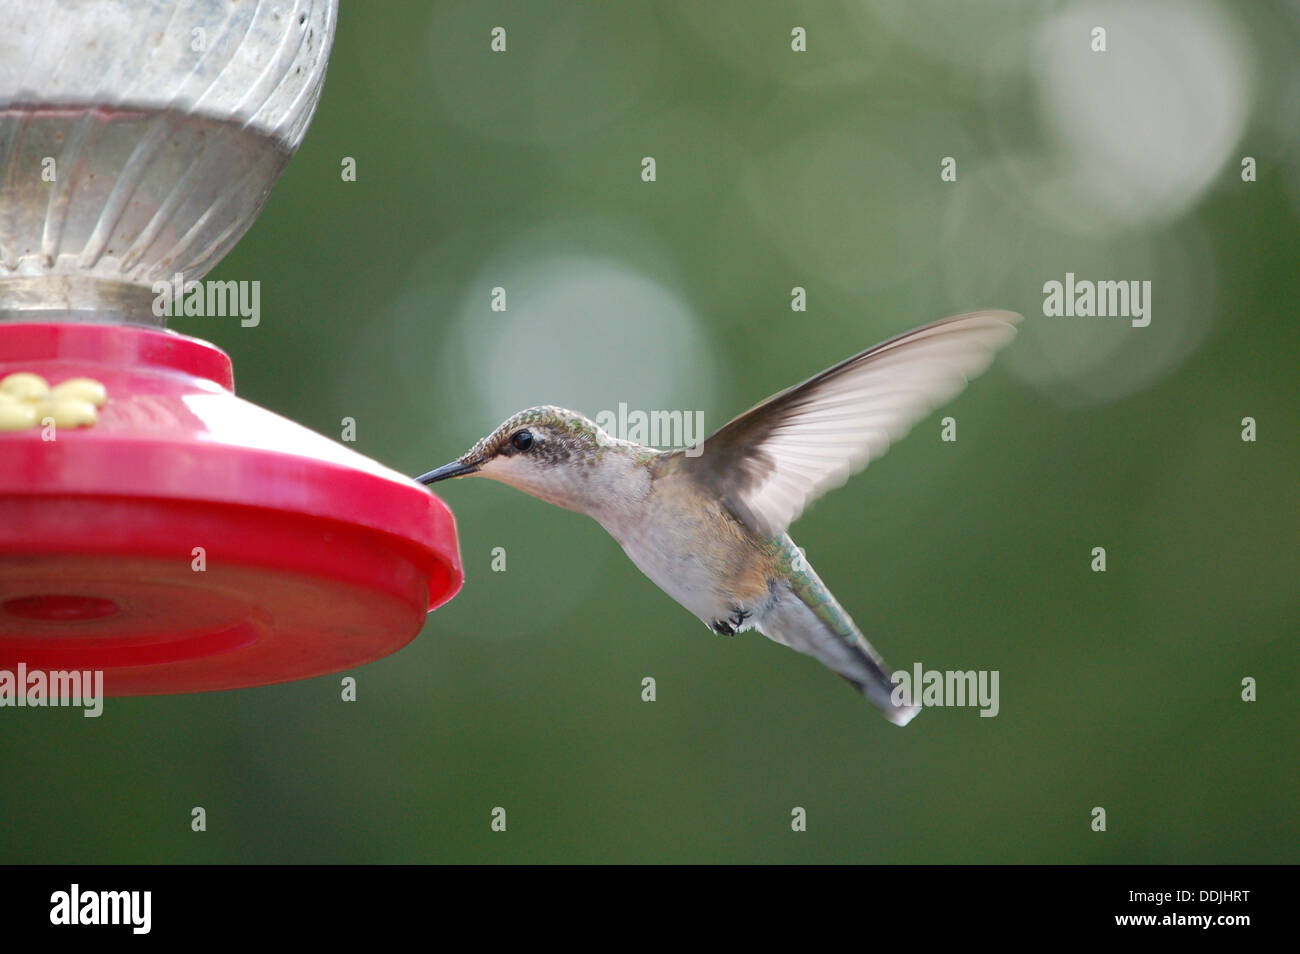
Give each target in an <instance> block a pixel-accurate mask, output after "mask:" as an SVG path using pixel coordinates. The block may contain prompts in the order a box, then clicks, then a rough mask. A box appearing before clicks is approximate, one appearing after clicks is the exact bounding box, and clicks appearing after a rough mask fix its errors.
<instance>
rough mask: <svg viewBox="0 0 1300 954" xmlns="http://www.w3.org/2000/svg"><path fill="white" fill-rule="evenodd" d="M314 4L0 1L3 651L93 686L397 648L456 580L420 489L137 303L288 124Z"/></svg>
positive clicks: (257, 184) (202, 241)
mask: <svg viewBox="0 0 1300 954" xmlns="http://www.w3.org/2000/svg"><path fill="white" fill-rule="evenodd" d="M336 14H337V9H336V0H325V2H321V0H314V2H313V0H297V2H294V0H255V2H250V3H246V4H230V3H226V2H223V0H179V2H176V3H168V4H159V3H155V2H146V0H134V2H120V3H99V4H83V5H76V6H73V7H70V8H68V9H67V10H66V11H65V12H63V13H61V14H60V15H59V17H58V19H55V20H54V21H51V22H40V21H39V20H38V19H37V18H35V17H33V16H32V15H31V14H30V11H27V10H26V9H25V8H24V5H22V4H9V5H6V6H3V7H0V190H2V191H0V669H9V670H13V669H15V668H16V667H17V666H18V665H19V664H20V663H25V664H26V667H27V669H28V670H32V669H47V670H73V669H79V670H86V669H93V670H102V671H103V673H104V688H105V691H106V692H107V693H109V694H113V695H139V694H150V693H171V692H195V691H203V690H213V689H230V688H237V687H242V686H255V685H264V684H268V683H275V682H283V681H286V680H290V679H301V678H306V677H309V676H316V675H321V674H324V673H328V672H335V671H338V670H341V669H346V668H350V667H353V666H356V665H359V664H361V663H365V662H369V661H371V660H374V659H377V658H379V657H381V656H385V655H387V654H389V653H392V652H394V651H396V650H397V649H399V648H401V647H402V646H404V645H406V643H408V642H410V641H411V640H412V639H413V638H414V637H415V636H416V634H417V633H418V632H419V630H420V628H421V626H422V625H423V622H424V618H425V616H426V614H427V613H428V612H429V611H430V610H432V609H434V608H436V607H438V606H440V605H441V604H443V603H444V602H446V601H447V600H449V599H451V597H452V596H454V595H455V594H456V592H457V590H458V589H459V588H460V585H461V581H462V573H461V566H460V555H459V550H458V546H457V540H456V528H455V522H454V520H453V518H452V515H451V512H450V511H449V510H448V509H447V507H446V506H445V505H444V504H443V503H442V502H441V501H440V500H439V499H438V498H437V497H435V496H433V495H432V494H431V493H429V492H428V491H426V490H425V489H424V488H422V487H420V486H419V485H417V484H415V483H414V482H413V481H410V480H408V479H407V478H406V477H404V476H403V475H401V474H399V473H397V472H395V471H392V470H389V469H387V468H385V467H383V466H381V465H380V464H378V463H376V462H374V461H372V460H370V459H368V458H366V457H363V456H362V455H360V454H357V453H355V452H353V451H351V450H349V449H348V448H346V447H344V446H342V445H341V444H338V443H335V442H334V441H331V440H328V439H326V438H324V437H321V436H320V435H318V434H316V433H314V432H312V431H310V430H307V429H306V428H304V427H301V426H299V425H297V424H295V423H293V422H292V421H289V420H287V419H285V418H282V417H279V416H277V415H275V414H273V413H271V412H269V411H267V410H264V409H263V408H260V407H258V406H256V405H254V404H251V403H249V402H247V401H244V400H242V399H240V398H238V397H236V396H235V394H234V391H233V387H234V381H233V373H232V368H231V362H230V359H229V358H228V357H227V356H226V354H225V353H224V352H222V351H221V350H220V349H218V348H216V347H215V346H213V345H211V344H208V343H207V342H204V341H201V340H198V339H196V338H191V337H187V336H183V335H179V334H177V333H175V332H172V331H169V330H167V329H166V327H165V317H163V316H160V315H159V314H158V312H159V308H158V307H157V303H158V298H159V294H160V293H159V292H158V291H157V288H158V287H160V283H170V282H172V281H173V279H174V277H176V276H181V277H183V283H184V285H185V286H186V287H188V286H189V285H190V283H192V282H196V281H197V280H198V279H199V278H201V277H202V276H203V275H204V274H205V273H207V272H208V271H209V270H210V269H211V268H212V266H213V265H214V264H215V263H216V262H217V261H219V260H220V259H221V257H222V256H223V255H224V254H225V253H226V252H227V251H229V249H230V248H231V247H232V246H233V245H234V244H235V242H237V241H238V239H239V238H240V237H241V236H242V235H243V234H244V232H246V231H247V230H248V228H249V227H250V226H251V225H252V222H253V220H254V218H255V217H256V216H257V214H258V212H259V211H260V209H261V207H262V204H263V203H264V202H265V200H266V196H267V194H268V193H269V191H270V189H271V187H272V185H273V184H274V182H275V180H276V178H277V177H278V176H279V174H280V172H281V171H282V170H283V169H284V167H285V165H286V163H287V162H288V160H289V158H290V157H291V156H292V155H293V153H294V152H295V151H296V149H297V147H298V145H299V144H300V143H301V141H302V138H303V135H304V134H305V132H306V128H307V125H308V123H309V121H310V119H311V116H312V113H313V112H314V111H315V107H316V103H317V100H318V99H319V96H320V91H321V86H322V84H323V81H324V76H325V66H326V61H327V59H328V55H329V49H330V45H331V41H332V39H333V32H334V24H335V20H336ZM213 284H222V283H213ZM225 284H228V283H225ZM200 287H201V286H200ZM233 320H238V318H235V319H233Z"/></svg>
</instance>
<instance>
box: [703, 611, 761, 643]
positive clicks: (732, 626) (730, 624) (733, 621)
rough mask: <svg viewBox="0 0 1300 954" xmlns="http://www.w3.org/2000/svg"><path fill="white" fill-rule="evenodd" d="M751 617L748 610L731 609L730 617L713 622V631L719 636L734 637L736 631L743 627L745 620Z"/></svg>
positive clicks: (751, 614)
mask: <svg viewBox="0 0 1300 954" xmlns="http://www.w3.org/2000/svg"><path fill="white" fill-rule="evenodd" d="M753 615H754V614H753V613H751V612H750V611H749V610H744V609H741V608H740V607H733V608H732V613H731V615H730V616H728V617H727V618H726V619H725V620H722V619H715V620H714V621H713V631H714V632H715V633H717V634H718V635H719V636H735V635H736V631H737V630H739V629H740V628H741V627H742V626H744V625H745V620H747V619H749V618H750V617H751V616H753Z"/></svg>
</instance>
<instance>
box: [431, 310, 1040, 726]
mask: <svg viewBox="0 0 1300 954" xmlns="http://www.w3.org/2000/svg"><path fill="white" fill-rule="evenodd" d="M1018 321H1020V316H1019V315H1017V314H1014V313H1012V312H1007V311H981V312H974V313H972V314H968V315H961V316H958V317H955V318H947V319H944V320H942V321H936V322H934V323H932V324H928V325H924V326H922V327H920V328H916V329H914V330H912V331H909V332H907V333H905V334H902V335H899V336H898V337H896V338H891V339H889V340H888V341H886V342H884V343H882V344H878V345H876V346H875V347H874V348H870V349H868V350H866V351H863V352H862V353H860V354H856V355H854V356H853V357H851V358H848V359H847V360H845V361H841V362H840V363H839V364H837V365H835V366H834V367H832V368H828V369H827V370H825V371H823V372H822V373H821V374H818V375H816V376H815V377H812V378H809V379H808V380H807V381H805V382H803V383H802V384H799V385H796V386H795V387H792V388H790V389H788V390H785V391H782V392H781V393H780V394H776V395H774V396H772V397H770V398H768V399H767V400H766V401H763V402H762V403H761V404H757V405H755V406H754V407H752V408H750V409H749V410H748V411H746V412H745V413H744V414H741V415H740V416H739V417H737V418H735V419H734V420H732V421H731V422H730V423H728V424H726V425H724V426H723V427H722V428H720V429H719V430H718V431H717V432H715V433H714V434H712V435H711V436H709V437H707V438H705V440H704V441H703V444H702V446H701V447H699V448H693V449H692V450H690V451H683V450H677V451H660V450H655V449H654V448H652V447H643V446H641V445H640V444H635V443H632V442H630V441H625V440H620V439H618V438H616V437H612V436H611V435H609V434H608V433H606V432H605V431H604V430H602V429H601V428H600V427H598V426H597V425H596V424H595V423H594V422H592V421H590V420H588V419H587V418H586V417H584V416H583V415H581V414H578V413H575V412H574V411H567V410H565V409H563V408H558V407H549V406H547V407H534V408H529V409H527V410H524V411H520V412H519V413H518V414H515V415H514V416H513V417H511V418H509V419H508V420H506V421H505V422H504V423H503V424H501V426H500V427H498V428H497V429H496V430H494V431H493V432H492V433H491V434H489V435H488V436H487V437H485V438H483V439H482V440H481V441H479V442H478V443H477V444H475V445H474V446H473V447H471V448H470V449H469V450H468V451H467V452H466V453H465V454H463V455H462V456H461V457H459V458H458V459H456V460H454V461H452V462H451V463H450V464H447V465H445V466H443V467H439V468H438V469H437V470H432V471H429V473H427V474H423V475H421V476H420V477H417V478H416V479H417V480H418V481H419V482H420V483H422V484H426V485H427V484H433V483H436V482H437V481H440V480H446V479H447V478H449V477H467V476H470V475H471V474H475V475H478V476H482V477H490V478H491V479H493V480H498V481H500V482H501V483H504V484H509V485H510V486H512V487H516V488H518V489H519V490H522V491H524V492H525V493H528V494H532V495H533V496H534V497H538V498H540V499H542V500H545V501H547V502H548V503H553V504H558V505H559V506H561V507H565V508H567V509H569V510H576V511H578V512H579V513H585V514H587V515H588V516H590V517H594V518H595V519H596V520H597V521H598V522H599V523H600V524H601V526H603V527H604V528H605V529H606V530H607V531H608V532H609V534H610V535H611V536H612V537H613V538H614V539H615V540H617V541H618V543H619V544H620V545H621V546H622V547H623V550H624V552H626V553H627V555H628V556H629V557H630V558H631V559H632V562H633V563H635V564H636V565H637V567H638V568H639V569H640V570H641V572H643V573H644V574H645V575H646V576H648V577H650V579H651V580H653V581H654V582H655V583H656V584H658V585H659V587H660V589H662V590H663V591H664V592H665V593H667V594H668V595H669V596H671V597H672V598H673V599H675V600H676V601H677V602H678V603H680V604H681V605H682V606H684V607H685V608H686V609H688V610H690V611H691V612H692V613H694V614H695V615H696V616H698V617H699V618H700V619H701V620H703V621H704V623H705V625H706V626H708V627H709V628H710V629H711V630H713V631H714V632H715V633H719V634H723V635H727V636H734V635H735V634H736V633H742V632H745V631H746V630H748V629H751V628H753V629H757V630H758V631H759V632H761V633H762V634H763V635H765V636H767V637H768V638H769V639H772V640H775V641H776V642H778V643H781V644H783V645H785V646H789V647H790V648H791V649H795V650H798V651H799V652H801V653H806V654H808V655H810V656H813V657H815V658H816V659H818V660H819V661H820V662H821V663H822V664H824V665H825V666H827V667H828V668H830V669H831V670H832V671H834V672H836V673H838V674H839V675H840V676H843V677H844V678H845V679H846V680H847V681H848V682H849V683H851V684H852V685H853V686H855V687H856V688H857V689H858V691H860V692H861V693H862V694H863V695H864V696H866V697H867V698H868V699H869V700H871V702H873V703H874V704H875V705H876V706H878V707H879V708H880V709H881V711H882V712H884V714H885V716H886V718H888V719H889V720H890V721H891V722H893V723H894V724H895V725H906V724H907V723H908V722H909V721H911V719H912V717H913V716H915V715H916V713H917V712H918V711H919V709H920V707H919V706H916V705H912V704H905V703H895V702H894V701H893V700H892V699H891V692H892V690H893V684H892V682H891V680H890V673H891V670H890V669H889V668H888V667H887V666H886V665H885V663H884V660H882V659H881V658H880V655H879V654H878V653H877V652H876V651H875V650H874V649H873V648H872V647H871V644H870V643H868V642H867V640H866V638H865V637H864V636H863V635H862V633H861V632H860V631H859V630H858V628H857V626H856V625H854V623H853V620H852V619H851V618H850V617H849V614H848V613H846V612H845V611H844V609H843V608H842V607H841V606H840V604H839V603H838V602H836V600H835V597H834V596H832V595H831V593H830V591H829V590H828V589H827V588H826V586H825V584H823V583H822V581H821V579H820V577H818V576H817V574H816V573H815V572H814V571H813V569H812V567H811V566H809V565H808V562H807V560H806V559H804V556H803V552H802V551H801V550H800V549H798V548H797V547H796V546H795V545H794V542H793V541H792V540H791V539H790V536H789V534H787V533H786V528H787V527H788V526H789V525H790V523H791V522H793V521H794V520H795V518H797V517H798V516H799V514H800V513H802V512H803V509H804V507H806V506H807V505H808V504H809V503H810V502H812V501H813V500H815V499H816V498H817V497H819V496H821V495H822V494H823V493H825V492H826V491H827V490H829V489H831V488H832V487H838V486H839V485H841V484H843V483H844V482H845V481H846V480H847V479H848V477H849V475H850V474H851V473H854V472H856V471H858V470H861V469H862V468H863V467H865V466H866V465H867V464H868V463H869V462H870V461H872V460H875V459H876V458H878V457H880V456H881V455H882V454H884V453H885V451H886V449H887V448H888V447H889V445H890V444H891V443H892V442H893V441H896V440H898V439H899V438H901V437H902V436H903V435H904V434H905V433H906V432H907V431H908V429H909V428H911V427H912V426H913V425H914V424H916V423H917V422H918V421H919V420H921V419H922V418H923V417H925V416H926V415H927V414H928V413H929V412H930V411H931V410H933V409H934V408H935V407H936V406H937V405H939V404H941V403H943V402H944V401H946V400H948V399H949V398H951V397H953V396H954V395H956V394H957V393H958V392H959V391H961V389H962V388H963V387H964V386H965V384H966V381H967V380H968V379H969V378H972V377H974V376H975V375H977V374H979V373H980V372H981V371H983V370H984V369H985V368H986V367H987V366H988V365H989V362H990V361H992V359H993V354H994V352H995V351H997V350H998V349H999V348H1001V347H1002V346H1004V345H1005V344H1007V343H1008V342H1009V341H1010V340H1011V339H1012V338H1013V337H1014V336H1015V323H1016V322H1018Z"/></svg>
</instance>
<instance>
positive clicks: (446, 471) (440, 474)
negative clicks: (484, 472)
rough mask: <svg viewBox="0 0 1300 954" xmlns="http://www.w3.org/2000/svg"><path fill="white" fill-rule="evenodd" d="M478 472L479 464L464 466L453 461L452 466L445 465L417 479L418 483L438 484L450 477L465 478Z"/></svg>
mask: <svg viewBox="0 0 1300 954" xmlns="http://www.w3.org/2000/svg"><path fill="white" fill-rule="evenodd" d="M477 472H478V464H462V463H461V462H460V461H458V460H453V461H452V462H451V463H450V464H443V465H442V466H441V467H439V468H438V469H437V470H431V471H429V472H428V473H427V474H421V475H420V476H419V477H416V478H415V480H416V482H417V483H421V484H425V485H428V484H436V483H437V482H438V481H440V480H446V479H447V478H448V477H464V476H465V475H466V474H474V473H477Z"/></svg>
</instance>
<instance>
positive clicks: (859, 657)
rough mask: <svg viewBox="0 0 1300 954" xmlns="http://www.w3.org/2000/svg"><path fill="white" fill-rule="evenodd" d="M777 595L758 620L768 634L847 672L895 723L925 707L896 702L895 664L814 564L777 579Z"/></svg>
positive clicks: (843, 673)
mask: <svg viewBox="0 0 1300 954" xmlns="http://www.w3.org/2000/svg"><path fill="white" fill-rule="evenodd" d="M786 540H789V537H787V538H786ZM790 546H791V547H793V544H791V545H790ZM773 596H774V599H773V601H772V604H771V606H770V607H769V608H768V609H767V611H766V612H765V613H764V614H763V617H762V619H761V620H759V622H758V625H757V629H758V630H759V631H760V632H761V633H762V634H763V635H764V636H766V637H767V638H768V639H771V640H772V641H774V642H778V643H781V644H782V645H783V646H789V647H790V648H791V649H794V650H797V651H798V652H801V653H805V654H806V655H809V656H812V657H813V658H815V659H816V660H817V661H818V662H820V663H821V664H822V665H824V666H826V667H827V668H828V669H830V670H831V671H833V672H835V673H836V674H837V675H839V676H842V677H843V678H844V679H845V680H847V681H848V682H849V683H850V684H851V685H853V686H854V687H855V688H857V690H858V691H859V692H861V693H862V694H863V695H864V696H866V697H867V699H868V700H870V701H871V703H872V704H873V705H875V706H876V707H877V708H878V709H880V711H881V712H883V713H884V715H885V718H886V719H888V720H889V721H890V722H892V723H894V725H907V723H909V722H911V721H912V719H913V718H914V717H915V716H916V714H917V713H918V712H920V711H921V707H920V706H917V705H904V704H899V703H895V702H894V700H893V698H892V695H893V690H894V684H893V682H892V681H891V680H890V674H891V673H892V670H891V669H890V668H889V667H888V666H886V665H885V661H884V660H883V659H881V658H880V654H879V653H877V652H876V651H875V649H873V648H872V646H871V644H870V643H868V642H867V640H866V639H865V638H864V637H863V635H862V633H861V632H859V630H858V628H857V626H855V625H854V623H853V620H852V619H851V618H850V617H849V614H848V613H846V612H844V609H843V607H841V606H840V604H839V603H838V602H836V600H835V597H834V596H832V595H831V593H830V591H829V590H828V589H826V586H825V585H824V584H823V583H822V581H821V580H820V579H819V578H818V576H817V574H816V573H814V572H813V570H812V567H810V566H808V565H807V564H806V563H804V564H803V566H802V567H801V569H800V570H799V571H798V572H796V573H794V574H792V576H791V579H790V580H789V581H784V580H783V581H781V582H780V583H779V584H778V585H777V587H776V588H775V591H774V593H773Z"/></svg>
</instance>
